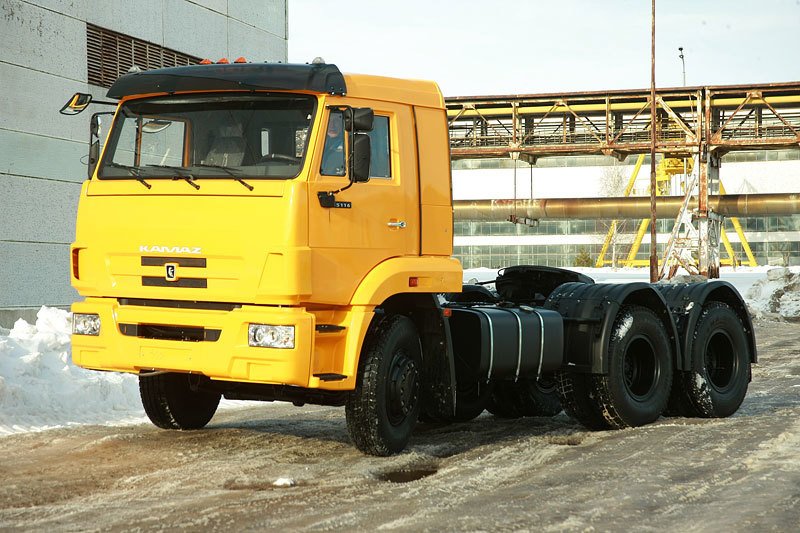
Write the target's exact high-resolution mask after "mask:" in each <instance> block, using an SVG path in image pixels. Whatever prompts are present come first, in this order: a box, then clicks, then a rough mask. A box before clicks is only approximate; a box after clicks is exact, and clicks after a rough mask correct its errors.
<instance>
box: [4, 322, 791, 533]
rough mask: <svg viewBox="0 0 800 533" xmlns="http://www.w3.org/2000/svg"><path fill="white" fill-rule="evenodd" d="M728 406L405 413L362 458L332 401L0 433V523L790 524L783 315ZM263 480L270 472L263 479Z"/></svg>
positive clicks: (329, 526)
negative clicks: (701, 414) (417, 422)
mask: <svg viewBox="0 0 800 533" xmlns="http://www.w3.org/2000/svg"><path fill="white" fill-rule="evenodd" d="M756 335H757V339H758V345H759V355H760V358H761V364H759V365H758V366H757V367H755V370H754V373H753V377H754V380H753V383H752V384H751V388H750V392H749V394H748V396H747V398H746V399H745V402H744V405H743V406H742V408H741V409H740V411H739V412H738V413H737V414H736V415H735V416H733V417H731V418H728V419H721V420H700V419H683V418H674V419H661V420H659V421H658V422H657V423H655V424H652V425H650V426H646V427H642V428H637V429H629V430H624V431H602V432H589V431H585V430H584V429H582V428H581V427H580V426H578V425H577V424H576V423H574V422H573V421H572V420H570V419H569V418H567V417H566V416H565V415H564V414H561V415H558V416H556V417H553V418H528V419H521V420H499V419H495V418H494V417H492V416H491V415H488V414H486V413H485V414H483V415H482V416H480V417H479V418H478V419H476V420H475V421H473V422H470V423H464V424H453V425H450V426H432V425H421V426H419V428H418V430H417V432H416V433H415V435H414V437H413V438H412V441H411V444H410V446H409V448H408V450H407V451H406V452H405V453H403V454H401V455H398V456H395V457H390V458H375V457H367V456H364V455H362V454H361V453H359V452H358V451H356V450H355V449H354V448H353V447H352V446H351V445H350V444H349V442H348V438H347V431H346V428H345V421H344V412H343V410H342V409H335V408H322V407H301V408H296V407H293V406H291V405H288V404H258V403H255V404H253V407H247V408H242V409H233V410H226V411H221V412H219V413H218V414H217V416H216V417H215V418H214V420H212V423H211V424H210V425H209V426H208V427H207V428H206V429H205V430H202V431H195V432H169V431H162V430H159V429H156V428H155V427H152V426H150V425H134V426H123V427H101V426H81V427H75V428H67V429H58V430H51V431H45V432H41V433H30V434H21V435H13V436H8V437H3V438H0V457H1V458H2V459H0V481H1V482H0V530H39V531H41V530H48V531H77V530H81V531H88V530H144V531H146V530H161V529H188V530H195V531H196V530H207V529H216V530H235V531H248V530H249V531H253V530H277V529H281V530H343V529H347V530H359V531H368V530H369V531H371V530H375V529H399V530H412V531H425V530H427V531H448V530H459V531H463V530H469V531H475V530H487V531H488V530H536V531H562V530H568V531H586V530H589V531H592V530H596V531H603V530H637V531H664V530H671V531H728V530H736V531H742V530H752V531H762V530H778V531H795V530H797V529H798V526H800V417H799V416H798V414H800V358H798V354H799V353H800V347H798V342H797V340H798V337H800V324H790V323H766V324H760V325H758V327H757V331H756ZM276 481H279V483H278V485H281V484H283V485H285V486H276Z"/></svg>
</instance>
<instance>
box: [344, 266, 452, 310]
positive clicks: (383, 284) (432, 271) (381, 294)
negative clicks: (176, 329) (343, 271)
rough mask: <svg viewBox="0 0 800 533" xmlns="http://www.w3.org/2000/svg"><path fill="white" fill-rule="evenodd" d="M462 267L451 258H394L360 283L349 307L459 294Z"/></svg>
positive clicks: (377, 267) (370, 272) (371, 271)
mask: <svg viewBox="0 0 800 533" xmlns="http://www.w3.org/2000/svg"><path fill="white" fill-rule="evenodd" d="M462 276H463V274H462V270H461V263H459V262H458V260H456V259H453V258H450V257H393V258H391V259H387V260H386V261H383V262H382V263H380V264H378V265H377V266H376V267H375V268H373V269H372V270H370V271H369V273H368V274H367V275H366V276H364V279H362V280H361V283H359V285H358V288H356V291H355V293H353V298H352V299H351V301H350V305H374V306H376V305H380V304H382V303H383V302H384V301H386V300H388V299H389V298H390V297H392V296H394V295H396V294H408V293H412V294H413V293H437V292H461V278H462Z"/></svg>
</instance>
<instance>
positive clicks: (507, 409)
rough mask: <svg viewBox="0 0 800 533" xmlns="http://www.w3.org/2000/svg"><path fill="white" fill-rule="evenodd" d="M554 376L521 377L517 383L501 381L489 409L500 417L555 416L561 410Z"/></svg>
mask: <svg viewBox="0 0 800 533" xmlns="http://www.w3.org/2000/svg"><path fill="white" fill-rule="evenodd" d="M556 388H557V386H556V380H555V377H554V376H542V377H541V378H540V379H535V378H534V379H520V380H519V381H517V382H516V383H512V382H510V381H509V382H500V383H498V384H497V385H496V387H495V391H494V393H493V394H492V397H491V399H490V401H489V404H488V406H487V409H488V410H489V412H490V413H492V414H493V415H495V416H497V417H500V418H519V417H522V416H554V415H557V414H558V413H560V412H561V402H560V401H559V399H558V393H557V392H556Z"/></svg>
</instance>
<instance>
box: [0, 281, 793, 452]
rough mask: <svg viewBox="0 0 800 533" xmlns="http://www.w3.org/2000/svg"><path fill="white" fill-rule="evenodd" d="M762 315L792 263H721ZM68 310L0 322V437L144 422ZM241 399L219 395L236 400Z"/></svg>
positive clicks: (134, 387) (783, 290)
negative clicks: (83, 356) (90, 357)
mask: <svg viewBox="0 0 800 533" xmlns="http://www.w3.org/2000/svg"><path fill="white" fill-rule="evenodd" d="M576 270H579V271H580V272H582V273H584V274H586V275H588V276H589V277H591V278H593V279H595V281H598V282H609V283H623V282H629V281H646V279H647V275H648V274H647V271H646V269H616V270H614V269H611V268H602V269H588V268H582V269H576ZM496 274H497V273H496V270H493V269H471V270H467V271H465V272H464V281H465V282H468V281H475V280H477V281H485V280H490V279H494V277H495V276H496ZM722 279H724V280H727V281H730V282H731V283H732V284H733V285H734V286H736V287H737V289H738V290H739V291H740V292H741V293H742V294H743V295H745V296H746V300H747V303H748V305H749V307H750V309H751V312H752V314H753V315H754V317H755V318H756V319H760V320H784V319H785V320H792V319H795V320H796V319H798V318H800V274H799V273H798V271H797V269H786V268H772V269H770V268H768V267H757V268H749V269H747V268H739V269H737V270H736V271H732V270H725V269H723V272H722ZM70 354H71V352H70V315H69V313H67V312H66V311H63V310H60V309H55V308H50V307H42V308H41V309H40V310H39V312H38V314H37V318H36V323H35V324H28V323H27V322H25V321H24V320H22V319H20V320H18V321H17V322H16V323H15V324H14V327H13V328H12V329H11V330H7V329H3V328H0V437H1V436H3V435H10V434H14V433H20V432H30V431H40V430H44V429H49V428H54V427H64V426H71V425H78V424H110V425H123V424H129V423H136V422H145V421H146V420H147V419H146V417H145V415H144V410H143V409H142V406H141V403H140V400H139V389H138V381H137V377H136V376H134V375H131V374H119V373H111V372H96V371H91V370H84V369H82V368H79V367H77V366H75V365H73V364H72V361H71V357H70ZM242 403H246V402H230V401H224V400H223V402H222V407H225V408H229V407H236V406H238V405H241V404H242Z"/></svg>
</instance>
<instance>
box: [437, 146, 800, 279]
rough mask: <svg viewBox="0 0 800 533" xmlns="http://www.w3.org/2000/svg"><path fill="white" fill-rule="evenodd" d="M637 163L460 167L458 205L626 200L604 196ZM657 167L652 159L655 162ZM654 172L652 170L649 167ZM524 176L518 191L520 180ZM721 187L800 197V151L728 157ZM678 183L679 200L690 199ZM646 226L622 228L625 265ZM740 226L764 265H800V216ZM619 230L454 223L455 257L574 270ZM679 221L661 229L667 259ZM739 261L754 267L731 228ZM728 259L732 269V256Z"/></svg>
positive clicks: (588, 223)
mask: <svg viewBox="0 0 800 533" xmlns="http://www.w3.org/2000/svg"><path fill="white" fill-rule="evenodd" d="M635 160H636V156H631V157H628V159H627V160H626V161H624V162H622V163H619V162H617V161H616V160H615V159H613V158H611V157H606V156H570V157H547V158H542V159H539V161H538V162H537V164H536V165H535V166H533V167H529V166H528V165H527V164H526V163H524V162H522V161H519V162H517V163H516V167H517V168H516V171H515V170H514V165H515V162H514V161H512V160H510V159H482V160H460V161H455V162H454V163H453V198H454V199H455V200H482V199H504V200H505V199H513V198H515V197H516V198H519V199H523V198H582V197H585V198H590V197H601V196H619V195H620V193H619V192H617V193H614V194H610V193H609V191H604V190H603V188H604V183H607V181H608V175H609V173H610V172H609V171H610V170H611V169H612V168H613V169H614V172H615V173H618V174H619V175H620V176H621V177H622V178H623V182H622V183H623V186H624V183H625V182H627V179H628V178H629V177H630V176H631V173H632V172H633V167H634V162H635ZM648 161H649V159H648ZM645 167H649V163H647V164H646V165H645ZM515 172H516V187H515V186H514V175H515ZM649 179H650V173H649V170H645V168H643V169H642V171H641V172H640V173H639V177H638V179H637V182H636V186H635V187H634V194H635V195H638V196H644V195H647V194H649V193H648V192H647V191H648V190H649V189H648V186H649ZM720 180H721V181H722V183H723V186H724V187H725V190H726V192H727V193H730V194H744V193H747V194H758V193H785V192H791V193H800V150H796V149H793V150H774V151H753V152H731V153H729V154H727V155H725V156H724V157H723V158H722V165H721V166H720ZM678 181H679V179H678V177H676V179H675V183H673V184H672V185H673V189H675V190H673V191H672V192H671V194H682V192H680V187H679V183H677V182H678ZM640 222H641V221H640V220H628V221H625V222H624V223H622V224H620V226H618V227H620V229H621V231H620V235H619V236H618V237H617V238H616V239H615V241H614V246H613V248H614V249H613V250H611V249H609V251H608V252H607V254H606V259H607V260H609V261H610V260H611V256H612V253H615V254H616V256H617V257H618V258H619V259H620V260H621V259H624V258H625V257H626V256H627V255H628V252H629V250H630V248H631V242H632V241H633V239H634V235H635V233H636V231H637V229H638V228H639V224H640ZM739 222H740V223H741V226H742V228H743V230H744V235H745V238H746V240H747V242H748V243H749V246H750V248H751V250H752V253H753V255H754V256H755V259H756V260H757V261H758V264H760V265H766V264H772V265H800V215H792V216H761V217H749V218H740V219H739ZM610 225H611V220H542V221H539V223H538V224H537V225H533V226H526V225H518V224H513V223H511V222H501V221H498V222H476V221H459V220H456V221H455V224H454V241H453V244H454V247H453V254H454V256H455V257H457V258H458V259H459V260H460V261H461V263H462V265H463V266H464V268H477V267H486V268H499V267H502V266H506V265H514V264H536V265H548V266H558V267H570V266H574V261H575V259H576V257H577V256H578V255H579V254H580V253H581V252H586V253H588V254H589V256H590V257H591V258H592V259H593V260H596V258H597V256H598V255H599V253H600V250H601V248H602V245H603V241H604V240H605V238H606V234H607V232H608V229H609V227H610ZM672 226H673V221H672V220H666V219H662V220H659V221H658V223H657V232H658V235H657V242H658V250H659V256H661V254H662V253H663V248H664V244H665V243H666V242H667V240H668V239H669V234H670V232H671V231H672ZM724 227H725V230H726V233H727V235H728V238H729V239H730V242H731V246H732V248H733V250H734V252H735V257H736V260H737V261H741V262H744V261H745V260H746V257H745V254H744V251H743V248H742V243H741V242H740V239H739V237H738V235H737V234H736V233H735V231H733V228H732V226H731V222H730V221H729V220H728V221H726V222H725V225H724ZM649 253H650V248H649V232H648V233H647V234H646V235H645V237H644V240H643V243H642V245H641V247H640V248H639V253H638V255H637V258H638V259H642V260H646V259H647V257H648V255H649ZM720 257H721V258H722V260H723V264H724V263H725V262H729V261H730V259H729V257H728V254H727V251H726V250H725V249H721V250H720Z"/></svg>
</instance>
